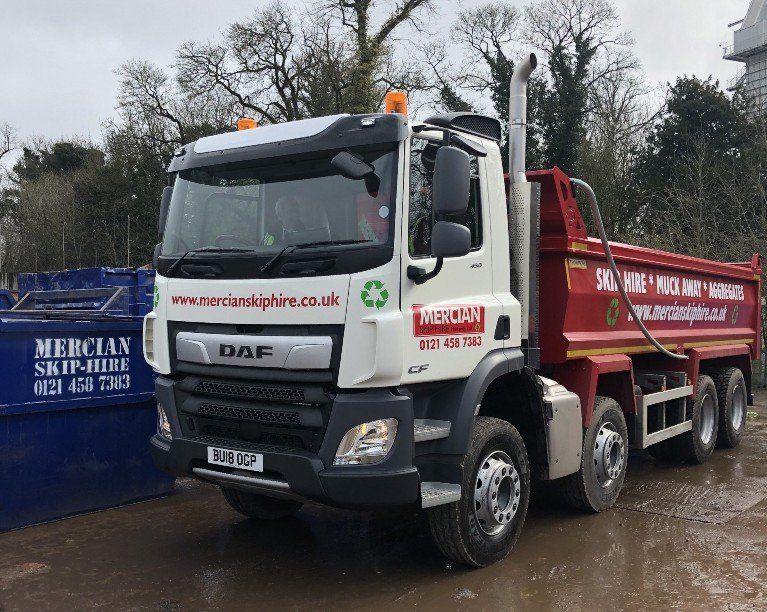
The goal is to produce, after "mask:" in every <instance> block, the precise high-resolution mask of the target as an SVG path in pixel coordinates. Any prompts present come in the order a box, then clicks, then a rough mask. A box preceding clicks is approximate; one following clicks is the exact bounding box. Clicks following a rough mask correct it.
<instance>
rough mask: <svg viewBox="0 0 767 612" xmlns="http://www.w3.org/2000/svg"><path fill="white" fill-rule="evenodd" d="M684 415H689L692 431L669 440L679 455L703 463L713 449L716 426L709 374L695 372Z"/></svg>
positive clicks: (715, 402) (714, 394) (716, 411)
mask: <svg viewBox="0 0 767 612" xmlns="http://www.w3.org/2000/svg"><path fill="white" fill-rule="evenodd" d="M687 419H688V420H689V419H692V431H688V432H687V433H685V434H682V435H681V436H678V437H677V438H672V439H671V440H669V442H671V445H672V446H673V447H675V451H676V452H675V453H674V454H675V455H676V456H677V457H679V458H680V459H682V460H684V461H688V462H689V463H705V462H706V461H708V458H709V457H711V454H712V453H713V452H714V447H715V446H716V436H717V430H718V429H719V398H718V394H717V392H716V386H715V385H714V381H713V380H711V377H710V376H706V375H705V374H701V375H700V376H698V384H697V386H696V387H695V393H694V394H693V395H692V396H691V397H690V398H689V399H688V400H687Z"/></svg>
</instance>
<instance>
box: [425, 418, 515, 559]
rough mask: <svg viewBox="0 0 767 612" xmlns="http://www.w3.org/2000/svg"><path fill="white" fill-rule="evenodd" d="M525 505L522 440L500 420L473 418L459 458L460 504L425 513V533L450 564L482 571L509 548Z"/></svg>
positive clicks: (507, 552) (513, 541) (444, 506)
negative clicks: (466, 445)
mask: <svg viewBox="0 0 767 612" xmlns="http://www.w3.org/2000/svg"><path fill="white" fill-rule="evenodd" d="M529 501H530V466H529V463H528V458H527V451H526V449H525V443H524V442H523V441H522V436H520V435H519V432H518V431H517V430H516V429H515V428H514V427H513V426H512V425H511V424H509V423H507V422H506V421H503V420H501V419H495V418H490V417H477V418H476V421H475V424H474V431H473V433H472V438H471V443H470V446H469V452H468V453H466V456H465V457H464V459H463V482H462V483H461V499H460V500H458V501H457V502H454V503H452V504H445V505H443V506H437V507H435V508H430V509H429V510H428V511H427V512H428V515H427V516H428V522H429V530H430V531H431V535H432V538H433V539H434V542H435V543H436V545H437V547H438V548H439V549H440V550H441V551H442V553H443V554H444V555H445V556H447V557H449V558H450V559H452V560H454V561H457V562H459V563H465V564H466V565H473V566H475V567H485V566H487V565H490V564H491V563H495V562H496V561H500V560H501V559H503V558H504V557H505V556H506V555H508V554H509V551H510V550H511V549H512V548H513V547H514V544H516V542H517V540H518V539H519V535H520V533H521V532H522V526H523V525H524V523H525V517H526V516H527V505H528V503H529Z"/></svg>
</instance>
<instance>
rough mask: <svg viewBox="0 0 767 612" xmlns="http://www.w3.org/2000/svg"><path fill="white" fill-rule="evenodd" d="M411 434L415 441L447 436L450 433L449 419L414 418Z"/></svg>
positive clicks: (426, 440)
mask: <svg viewBox="0 0 767 612" xmlns="http://www.w3.org/2000/svg"><path fill="white" fill-rule="evenodd" d="M413 434H414V438H415V441H416V442H428V441H429V440H439V439H440V438H447V437H448V436H449V435H450V421H434V420H431V419H415V420H414V431H413Z"/></svg>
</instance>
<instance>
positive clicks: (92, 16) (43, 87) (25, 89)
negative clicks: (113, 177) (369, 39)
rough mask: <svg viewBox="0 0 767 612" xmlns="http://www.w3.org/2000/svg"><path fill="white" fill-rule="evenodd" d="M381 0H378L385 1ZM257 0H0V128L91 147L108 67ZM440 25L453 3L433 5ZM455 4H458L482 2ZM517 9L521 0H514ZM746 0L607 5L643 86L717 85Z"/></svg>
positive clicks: (625, 0) (165, 45)
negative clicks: (704, 80)
mask: <svg viewBox="0 0 767 612" xmlns="http://www.w3.org/2000/svg"><path fill="white" fill-rule="evenodd" d="M386 2H390V0H379V4H385V3H386ZM265 3H266V0H218V1H215V2H214V1H211V0H127V1H118V0H0V51H1V52H2V55H0V122H3V121H8V122H9V123H11V124H12V125H14V126H15V127H16V128H17V130H18V132H19V133H20V135H21V136H22V137H24V138H30V137H33V136H44V137H46V138H59V137H69V136H72V135H79V136H83V137H86V138H92V139H94V140H98V139H99V138H100V135H101V125H102V123H103V122H104V120H106V119H107V118H109V117H110V116H112V115H113V113H114V104H115V98H116V94H117V83H116V78H115V75H114V69H115V68H116V67H117V66H119V65H120V64H121V63H122V62H124V61H126V60H128V59H130V58H134V57H142V58H146V59H149V60H151V61H153V62H155V63H157V64H160V65H167V64H169V63H170V62H171V61H172V60H173V56H174V52H175V49H176V48H177V47H178V45H179V44H180V43H182V42H184V41H186V40H188V39H197V40H205V39H209V38H212V37H214V36H216V34H217V33H218V32H219V31H220V30H221V29H222V28H223V27H224V26H226V25H227V24H228V23H230V22H231V21H233V20H234V19H237V18H238V17H240V16H242V15H246V14H249V13H250V12H251V11H253V10H254V9H255V8H257V7H259V6H263V5H264V4H265ZM436 3H437V5H438V7H439V8H438V10H439V12H440V14H441V17H440V18H439V21H440V22H441V23H444V24H448V23H449V22H450V21H451V19H452V17H453V16H454V14H455V11H456V6H457V5H458V4H459V3H458V2H457V1H456V0H436ZM481 3H482V2H481V1H476V2H475V1H472V0H464V1H463V2H462V3H460V4H461V6H462V7H464V8H468V7H470V6H475V5H477V4H481ZM515 3H516V4H519V5H520V6H521V5H523V4H524V2H522V1H519V2H515ZM748 4H749V0H616V5H617V6H618V8H619V10H620V13H621V17H622V19H623V24H624V27H625V29H627V30H629V31H631V32H632V34H633V36H634V39H635V41H636V46H635V53H636V54H637V56H638V57H639V59H640V60H641V62H642V64H643V66H644V70H645V73H646V76H647V80H648V82H649V83H650V84H653V85H656V84H662V83H664V82H666V81H669V80H673V79H674V78H675V77H676V76H677V75H680V74H695V75H699V76H708V75H709V74H711V75H713V76H714V77H716V78H719V79H721V80H722V81H723V82H724V81H726V80H727V79H729V78H731V77H732V76H733V75H734V74H735V72H736V70H737V68H738V65H737V64H733V63H732V62H726V61H724V60H723V59H722V53H721V49H720V44H721V43H722V42H725V41H730V39H731V37H732V34H731V31H729V30H728V29H727V24H728V23H729V22H731V21H735V20H737V19H740V18H742V17H743V16H744V15H745V13H746V9H747V8H748Z"/></svg>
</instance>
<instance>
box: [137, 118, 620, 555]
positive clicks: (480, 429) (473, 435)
mask: <svg viewBox="0 0 767 612" xmlns="http://www.w3.org/2000/svg"><path fill="white" fill-rule="evenodd" d="M519 127H520V125H517V124H513V126H512V129H514V130H516V129H518V128H519ZM521 127H522V128H523V127H524V126H521ZM501 137H502V130H501V124H500V122H499V121H498V120H496V119H492V118H489V117H484V116H480V115H475V114H469V113H458V114H452V115H439V116H435V117H432V118H430V119H428V120H426V121H425V122H423V123H413V122H410V121H408V119H407V117H406V116H404V115H402V114H398V113H389V114H371V115H363V116H349V115H337V116H331V117H321V118H316V119H308V120H303V121H295V122H292V123H287V124H283V125H274V126H267V127H259V128H257V129H248V130H243V131H238V132H233V133H227V134H220V135H217V136H210V137H206V138H201V139H200V140H198V141H196V142H194V143H190V144H188V145H186V146H184V147H183V148H181V149H180V150H179V151H178V152H177V153H176V155H175V157H174V158H173V160H172V162H171V164H170V167H169V184H168V187H166V189H165V192H164V194H163V202H162V207H161V215H160V234H161V238H162V242H161V244H160V245H158V248H157V250H156V253H155V267H156V269H157V280H156V289H155V307H154V311H153V312H152V313H151V314H149V315H148V316H147V317H146V321H145V329H144V350H145V356H146V359H147V361H148V362H149V363H150V365H151V366H152V367H153V368H154V370H155V371H156V372H157V373H158V374H159V376H158V378H157V384H156V391H157V399H158V404H159V405H158V413H159V423H158V433H157V435H155V436H154V437H153V438H152V441H151V442H152V452H153V456H154V458H155V461H156V463H157V464H158V466H160V467H161V468H162V469H165V470H168V471H170V472H173V473H176V474H186V475H193V476H196V477H198V478H200V479H203V480H206V481H209V482H212V483H215V484H217V485H220V486H221V487H222V489H223V492H224V495H225V496H226V499H227V500H228V501H229V503H230V504H231V505H232V506H233V507H234V508H236V509H237V510H239V511H240V512H243V513H244V514H246V515H248V516H253V517H258V518H261V519H266V518H275V517H279V516H284V515H287V514H290V513H292V512H294V511H296V510H297V509H298V508H300V507H301V504H302V503H304V502H306V501H314V502H320V503H325V504H331V505H336V506H339V507H347V508H381V507H392V506H408V505H420V506H421V507H424V508H428V509H429V520H430V524H431V527H432V533H433V534H434V538H435V541H436V542H437V544H438V545H439V546H440V548H441V549H442V550H443V552H445V553H446V554H447V555H448V556H451V557H452V558H454V559H456V560H459V561H462V562H465V563H469V564H473V565H486V564H488V563H491V562H493V561H495V560H497V559H499V558H502V557H503V556H504V555H505V554H507V552H508V550H509V549H510V548H511V546H513V544H514V542H515V541H516V539H517V537H518V536H519V533H520V531H521V529H522V525H523V523H524V518H525V513H526V510H527V501H528V496H529V491H530V479H531V474H532V473H535V475H537V476H539V477H541V478H556V477H559V476H563V475H566V474H570V473H573V472H576V471H577V470H578V469H579V467H580V439H581V437H582V429H581V422H580V404H579V400H578V397H577V396H576V395H574V394H572V393H569V392H568V391H567V390H566V389H564V388H563V387H561V386H559V385H557V384H556V383H554V382H553V381H548V380H546V379H541V378H540V377H538V376H537V374H536V373H535V370H536V368H537V366H538V364H537V350H536V345H535V330H534V325H530V324H529V323H528V314H527V313H528V311H529V309H530V306H531V303H532V302H534V300H535V296H534V295H529V294H530V292H529V291H528V290H527V287H528V286H529V284H530V276H531V275H534V274H535V269H534V265H531V257H530V251H531V248H533V247H534V244H533V242H532V241H533V240H534V237H535V231H534V230H535V220H534V219H531V212H530V211H531V207H530V202H531V198H533V197H534V193H533V189H532V187H531V186H530V185H528V184H527V183H526V181H525V180H524V174H522V175H521V177H516V178H515V177H514V176H512V185H511V191H512V197H511V199H509V198H507V189H506V185H505V178H504V172H503V164H502V160H501V153H500V147H499V143H500V141H501ZM522 158H523V159H524V154H523V155H522ZM553 407H555V408H553ZM555 413H556V416H554V415H555ZM572 440H576V442H575V444H573V443H572ZM616 495H617V493H616Z"/></svg>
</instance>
